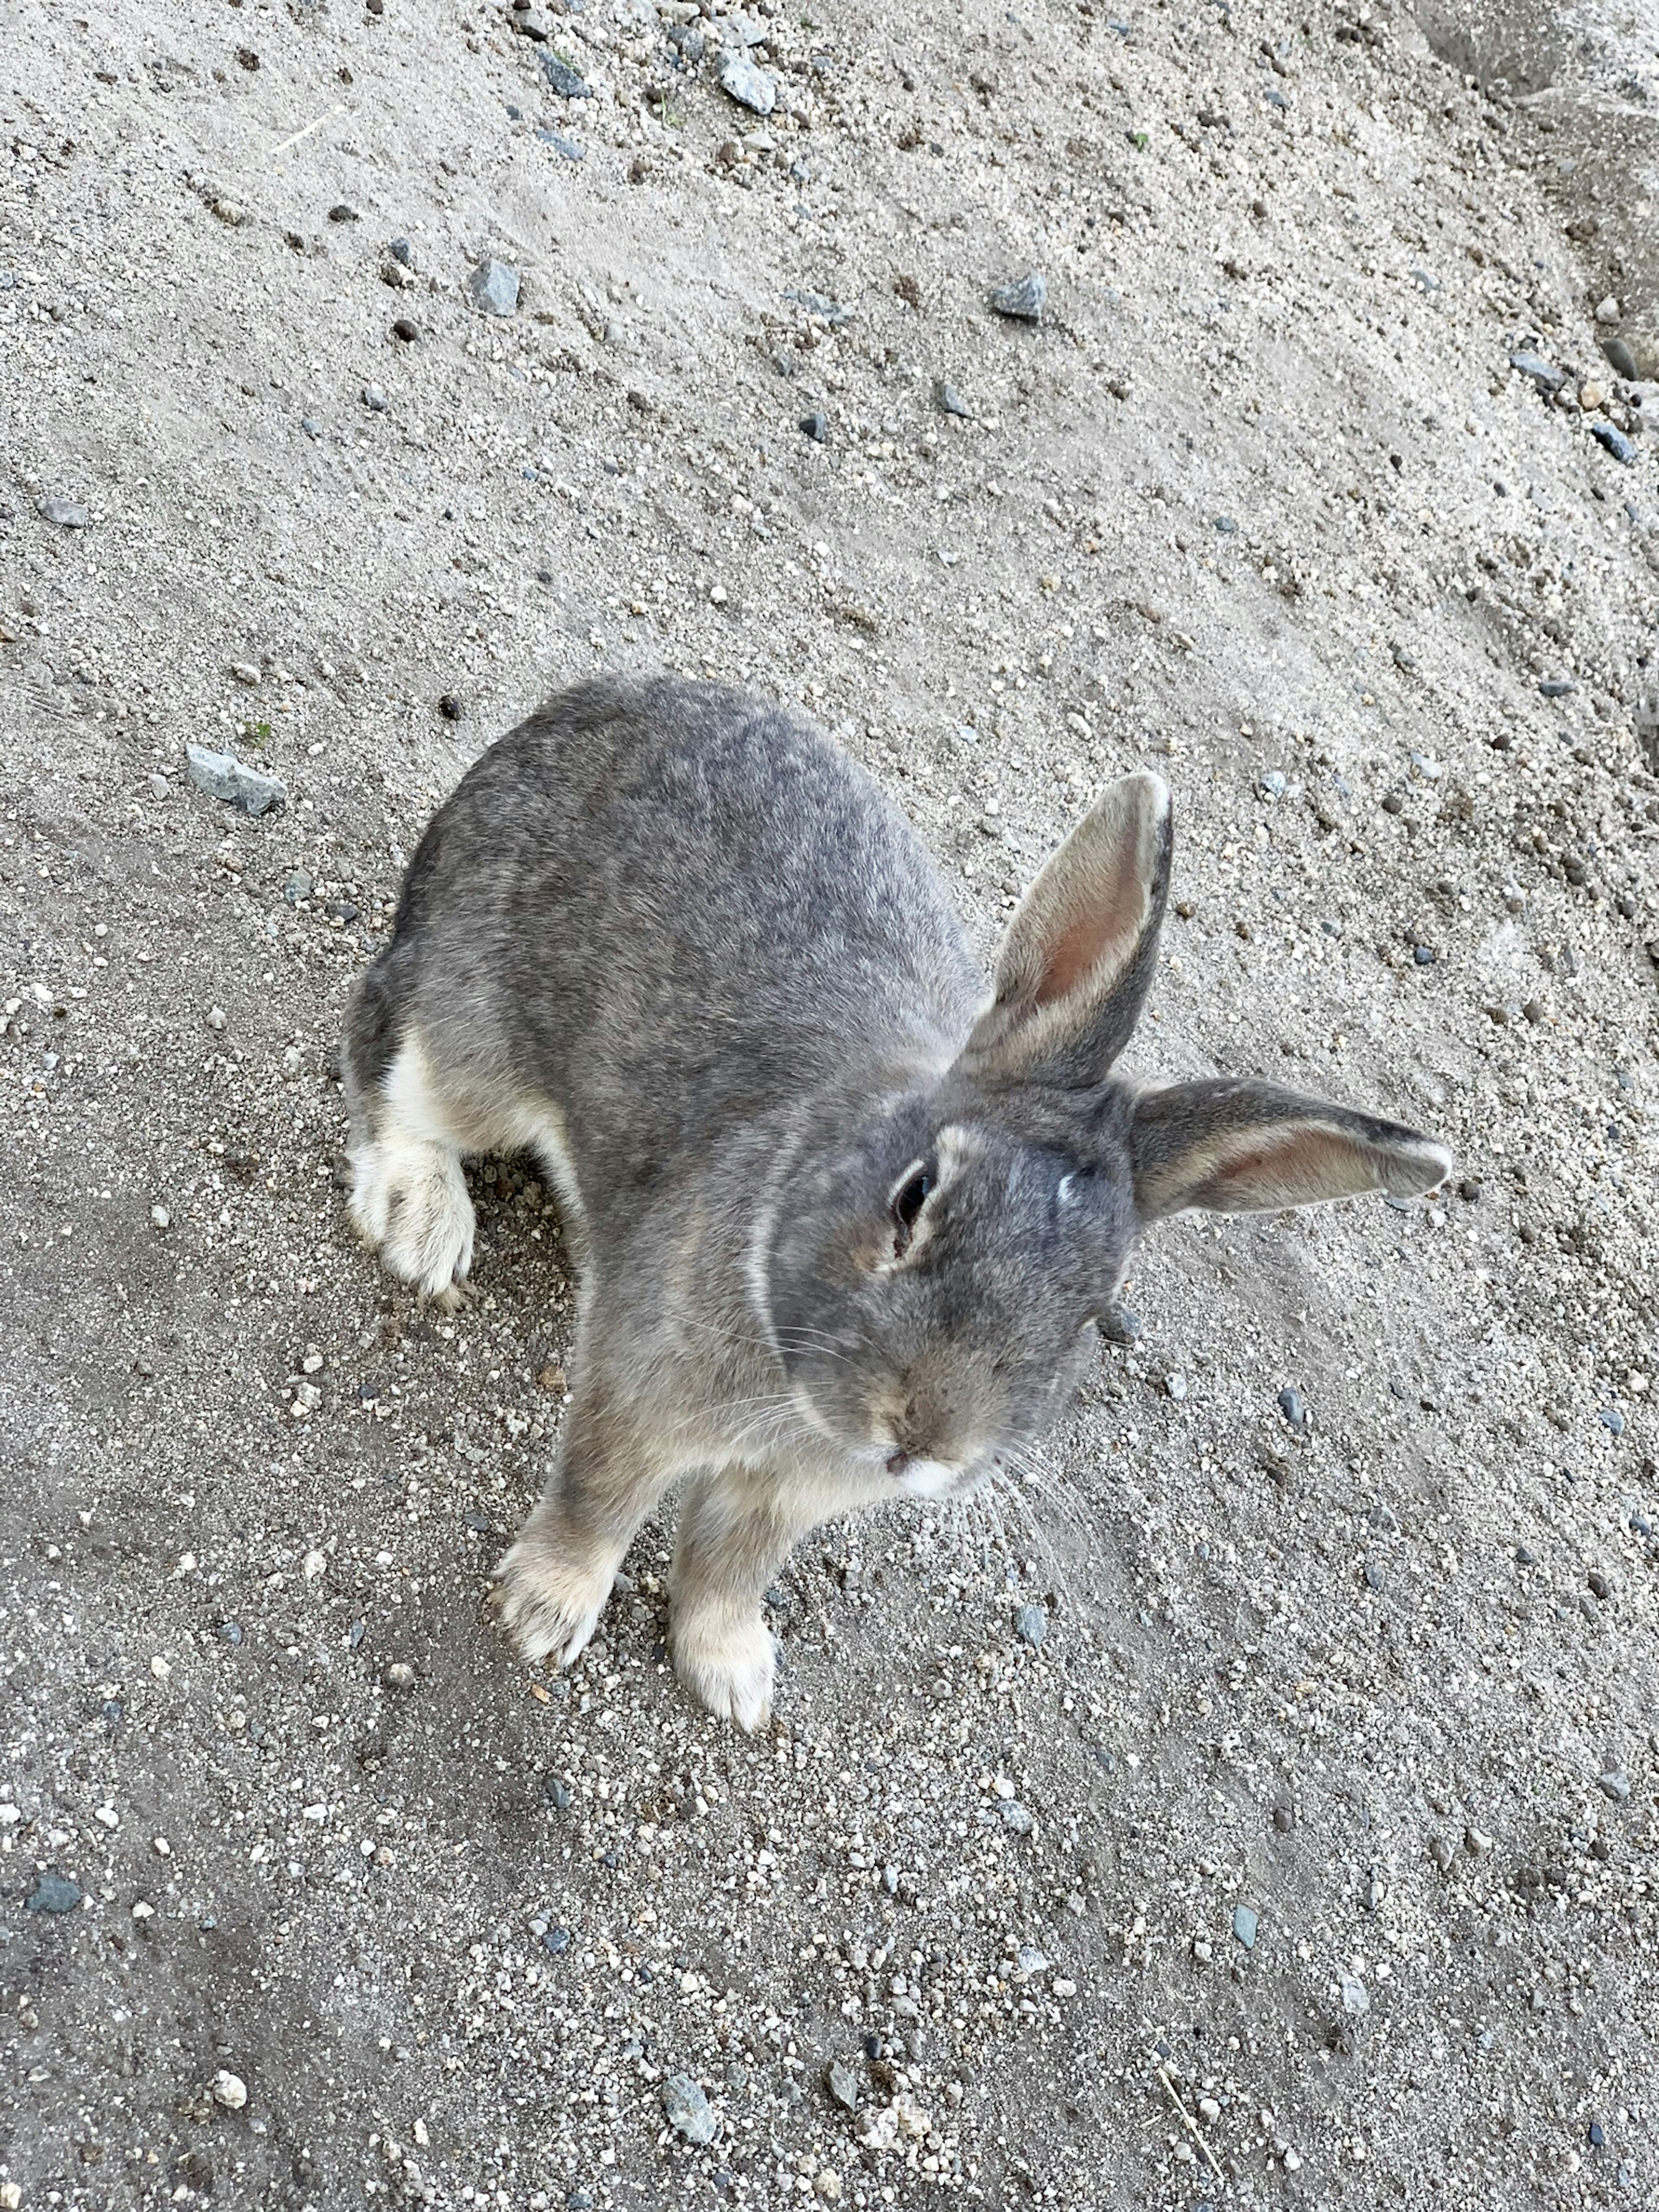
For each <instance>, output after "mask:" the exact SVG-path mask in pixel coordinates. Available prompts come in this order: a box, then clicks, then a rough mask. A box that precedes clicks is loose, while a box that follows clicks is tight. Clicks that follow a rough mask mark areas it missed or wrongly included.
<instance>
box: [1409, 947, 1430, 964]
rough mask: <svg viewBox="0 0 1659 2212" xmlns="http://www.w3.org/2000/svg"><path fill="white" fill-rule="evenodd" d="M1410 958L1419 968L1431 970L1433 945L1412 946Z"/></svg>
mask: <svg viewBox="0 0 1659 2212" xmlns="http://www.w3.org/2000/svg"><path fill="white" fill-rule="evenodd" d="M1412 958H1413V960H1414V961H1415V962H1416V963H1417V964H1418V966H1419V968H1432V967H1433V965H1434V947H1433V945H1413V947H1412Z"/></svg>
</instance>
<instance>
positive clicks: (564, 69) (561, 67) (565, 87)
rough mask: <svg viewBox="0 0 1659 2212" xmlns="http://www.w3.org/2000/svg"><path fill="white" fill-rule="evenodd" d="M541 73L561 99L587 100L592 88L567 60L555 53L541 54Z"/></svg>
mask: <svg viewBox="0 0 1659 2212" xmlns="http://www.w3.org/2000/svg"><path fill="white" fill-rule="evenodd" d="M542 74H543V76H544V77H545V78H546V79H547V82H548V83H549V84H550V86H551V87H552V88H553V90H554V91H555V92H556V93H557V94H558V95H559V97H560V99H561V100H589V99H591V98H592V88H591V87H590V85H589V84H588V82H587V80H586V77H583V76H578V75H577V73H576V71H575V70H573V69H572V68H571V66H570V64H569V63H568V62H567V61H561V60H560V58H559V57H558V56H557V54H544V55H543V56H542Z"/></svg>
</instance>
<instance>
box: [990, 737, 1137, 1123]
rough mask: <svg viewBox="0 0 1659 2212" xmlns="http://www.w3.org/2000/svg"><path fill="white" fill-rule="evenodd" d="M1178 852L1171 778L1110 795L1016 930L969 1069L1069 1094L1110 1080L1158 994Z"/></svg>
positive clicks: (1048, 873) (1071, 842) (1065, 851)
mask: <svg viewBox="0 0 1659 2212" xmlns="http://www.w3.org/2000/svg"><path fill="white" fill-rule="evenodd" d="M1172 844H1173V840H1172V836H1171V830H1170V793H1169V787H1168V786H1167V785H1166V784H1165V783H1164V781H1163V780H1162V779H1161V778H1160V777H1158V776H1155V775H1126V776H1124V777H1122V778H1121V780H1120V781H1118V782H1116V783H1113V784H1109V785H1108V786H1107V787H1106V789H1105V790H1104V791H1103V792H1102V793H1101V795H1100V797H1099V798H1098V799H1097V800H1096V802H1095V805H1094V806H1093V807H1092V808H1091V811H1089V812H1088V813H1087V814H1085V816H1084V817H1083V819H1082V821H1081V822H1079V823H1078V825H1077V827H1076V829H1073V832H1072V834H1071V836H1069V837H1068V838H1067V839H1066V842H1065V843H1064V844H1063V845H1062V846H1061V847H1060V850H1059V851H1058V852H1057V853H1055V854H1054V856H1053V858H1052V859H1051V860H1048V863H1047V865H1046V866H1044V867H1043V869H1042V872H1041V873H1040V874H1039V875H1038V877H1037V879H1036V882H1035V883H1034V884H1032V885H1031V888H1030V890H1028V891H1027V892H1026V894H1025V896H1024V900H1023V901H1022V902H1021V905H1020V908H1019V911H1018V913H1017V914H1016V915H1015V916H1014V918H1013V921H1012V922H1011V923H1010V924H1009V927H1008V934H1007V936H1006V938H1005V939H1003V945H1002V951H1000V954H999V955H998V957H997V971H996V995H995V997H994V999H993V1000H992V1002H991V1004H990V1006H987V1009H986V1010H985V1012H983V1013H982V1014H981V1016H980V1018H979V1020H978V1021H977V1022H976V1023H975V1025H974V1030H973V1033H972V1035H971V1036H969V1040H968V1042H967V1044H966V1045H965V1046H964V1047H963V1053H962V1061H961V1064H962V1066H963V1067H964V1068H966V1069H968V1070H969V1071H970V1072H971V1073H973V1074H975V1075H976V1076H978V1077H980V1078H981V1079H982V1080H988V1081H991V1082H1012V1083H1018V1082H1038V1083H1052V1084H1058V1085H1063V1086H1065V1087H1066V1088H1068V1089H1083V1088H1085V1087H1086V1086H1088V1085H1091V1084H1096V1083H1098V1082H1099V1081H1100V1080H1101V1079H1102V1078H1103V1076H1104V1075H1105V1073H1106V1071H1107V1070H1108V1068H1109V1067H1110V1066H1111V1064H1112V1062H1113V1061H1114V1060H1115V1059H1116V1058H1117V1056H1118V1054H1120V1053H1121V1051H1122V1049H1123V1048H1124V1046H1125V1045H1126V1044H1127V1042H1129V1038H1130V1036H1131V1035H1132V1034H1133V1030H1134V1026H1135V1024H1136V1022H1137V1021H1139V1018H1140V1010H1141V1007H1142V1006H1144V1005H1145V1004H1146V994H1147V992H1148V990H1149V989H1150V988H1151V987H1152V971H1153V968H1154V965H1155V963H1156V962H1157V958H1158V925H1159V924H1160V923H1161V922H1162V921H1163V919H1164V901H1165V900H1166V899H1167V897H1168V896H1169V891H1170V854H1171V851H1172Z"/></svg>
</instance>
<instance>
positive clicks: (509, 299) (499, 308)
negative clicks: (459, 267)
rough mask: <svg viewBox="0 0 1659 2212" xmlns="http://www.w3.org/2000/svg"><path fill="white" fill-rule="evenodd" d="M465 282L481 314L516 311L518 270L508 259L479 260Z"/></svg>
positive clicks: (513, 312) (517, 302)
mask: <svg viewBox="0 0 1659 2212" xmlns="http://www.w3.org/2000/svg"><path fill="white" fill-rule="evenodd" d="M466 283H467V289H468V291H469V292H470V293H471V295H472V304H473V306H474V307H477V310H478V313H480V314H481V315H512V314H516V313H518V307H519V272H518V270H516V269H515V268H514V267H513V264H512V263H511V262H510V261H495V260H489V261H481V262H480V263H479V264H478V265H477V268H476V269H475V270H473V271H472V274H471V276H469V277H468V278H467V280H466Z"/></svg>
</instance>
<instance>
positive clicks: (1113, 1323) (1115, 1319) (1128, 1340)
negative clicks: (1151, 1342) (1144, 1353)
mask: <svg viewBox="0 0 1659 2212" xmlns="http://www.w3.org/2000/svg"><path fill="white" fill-rule="evenodd" d="M1144 1327H1145V1324H1144V1323H1143V1322H1142V1321H1141V1318H1140V1316H1139V1314H1138V1313H1131V1312H1130V1310H1129V1309H1128V1307H1127V1306H1115V1305H1114V1306H1108V1307H1107V1309H1106V1318H1105V1320H1104V1321H1103V1322H1102V1324H1101V1334H1103V1336H1104V1337H1105V1339H1106V1341H1107V1343H1108V1344H1139V1341H1140V1338H1141V1333H1142V1330H1143V1328H1144Z"/></svg>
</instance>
